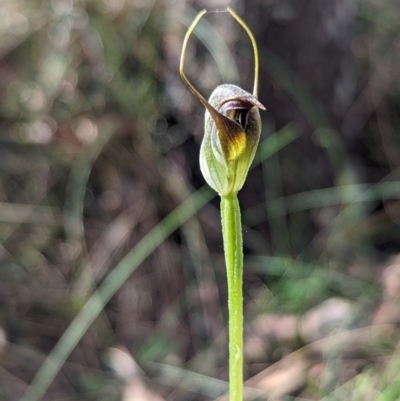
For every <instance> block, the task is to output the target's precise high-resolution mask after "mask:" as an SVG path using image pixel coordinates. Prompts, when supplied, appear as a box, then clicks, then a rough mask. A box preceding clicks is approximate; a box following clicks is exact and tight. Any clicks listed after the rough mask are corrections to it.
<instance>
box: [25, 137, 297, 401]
mask: <svg viewBox="0 0 400 401" xmlns="http://www.w3.org/2000/svg"><path fill="white" fill-rule="evenodd" d="M296 137H297V136H296V135H295V133H294V132H293V131H291V130H289V131H287V130H286V131H283V132H277V133H275V134H273V135H271V136H270V137H269V138H267V139H266V140H264V141H263V143H262V144H261V150H262V157H261V158H258V163H259V162H261V161H262V160H264V159H265V158H266V157H269V156H270V155H272V154H274V153H275V152H277V151H278V150H280V149H281V148H283V147H284V146H286V145H287V144H289V143H290V142H291V141H293V140H294V139H295V138H296ZM215 195H216V194H215V193H214V191H212V190H211V189H210V188H209V187H208V186H205V187H203V188H201V189H200V190H198V191H197V192H196V193H194V194H193V195H192V196H191V197H190V198H188V199H187V200H186V201H185V202H183V203H182V204H181V205H180V206H178V207H177V208H176V209H175V210H174V211H173V212H172V213H171V214H169V215H168V216H167V217H166V218H165V219H164V220H163V221H162V222H161V223H160V224H158V225H157V226H156V227H154V228H153V229H152V230H151V231H150V232H149V233H148V234H147V235H146V236H145V237H143V239H142V240H141V241H140V242H139V243H138V244H137V245H136V246H135V248H134V249H132V251H130V252H129V253H128V254H127V255H126V256H125V257H124V258H123V259H122V260H121V262H119V263H118V265H117V266H116V267H115V268H114V270H113V271H112V272H111V273H110V274H109V275H108V276H107V277H106V279H105V280H104V281H103V283H102V284H101V285H100V287H99V288H98V290H97V291H96V292H94V293H93V295H92V296H91V297H90V298H89V299H88V301H87V302H86V304H85V305H84V306H83V308H82V309H81V311H80V312H79V313H78V315H77V316H76V317H75V319H74V320H73V321H72V322H71V324H70V325H69V326H68V328H67V329H66V331H65V332H64V334H63V335H62V336H61V338H60V340H59V341H58V343H57V344H56V345H55V347H54V348H53V350H52V351H51V352H50V354H49V355H48V357H47V358H46V360H45V362H44V363H43V365H42V366H41V367H40V368H39V370H38V372H37V374H36V376H35V377H34V379H33V381H32V383H31V385H30V386H29V387H28V389H27V390H26V392H25V394H24V395H23V397H22V398H21V400H20V401H38V400H39V399H41V398H42V396H43V395H44V394H45V392H46V391H47V389H48V387H49V386H50V384H51V382H52V381H53V380H54V378H55V377H56V375H57V374H58V372H59V371H60V369H61V367H62V366H63V364H64V362H65V361H66V359H67V358H68V356H69V355H70V354H71V352H72V351H73V349H74V348H75V347H76V345H77V344H78V342H79V341H80V339H81V338H82V336H83V335H84V334H85V333H86V331H87V330H88V329H89V327H90V326H91V324H92V323H93V322H94V320H95V319H96V318H97V316H98V315H99V314H100V313H101V311H102V310H103V308H104V306H105V305H106V304H107V302H108V301H109V300H110V299H111V297H112V296H113V295H114V294H115V293H116V292H117V291H118V290H119V288H120V287H121V286H122V285H123V284H124V283H125V281H126V280H127V279H128V277H129V276H130V275H131V274H132V273H133V272H134V271H135V270H136V268H137V267H138V266H139V265H140V264H141V263H142V262H143V261H144V260H145V259H146V258H147V256H149V255H150V254H151V253H152V252H153V251H154V250H155V249H156V248H157V246H158V245H160V244H161V243H162V242H163V241H164V240H165V239H166V238H167V237H168V235H170V234H171V233H172V232H173V231H175V230H176V229H177V228H179V226H180V225H181V224H182V223H183V222H185V221H186V220H187V219H189V218H190V217H191V216H192V215H193V214H194V213H196V212H197V211H198V210H199V209H200V208H201V207H202V206H204V205H205V204H206V203H207V202H208V201H209V200H211V199H212V197H213V196H215Z"/></svg>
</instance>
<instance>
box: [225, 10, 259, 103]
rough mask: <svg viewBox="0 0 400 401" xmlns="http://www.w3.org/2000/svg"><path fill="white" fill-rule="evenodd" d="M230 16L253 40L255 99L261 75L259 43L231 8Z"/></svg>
mask: <svg viewBox="0 0 400 401" xmlns="http://www.w3.org/2000/svg"><path fill="white" fill-rule="evenodd" d="M226 11H228V13H229V14H230V15H232V17H233V18H235V20H236V21H237V22H238V23H239V24H240V25H241V26H242V28H243V29H244V30H245V31H246V32H247V35H249V38H250V40H251V44H252V46H253V50H254V88H253V95H254V96H255V97H258V75H259V59H258V47H257V42H256V39H255V37H254V35H253V32H251V30H250V28H249V27H248V25H247V24H246V23H245V22H244V21H243V20H242V19H241V18H240V17H239V15H237V14H236V13H235V11H233V10H232V9H231V8H230V7H228V8H227V9H226Z"/></svg>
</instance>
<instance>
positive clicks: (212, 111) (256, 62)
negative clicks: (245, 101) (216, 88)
mask: <svg viewBox="0 0 400 401" xmlns="http://www.w3.org/2000/svg"><path fill="white" fill-rule="evenodd" d="M226 11H227V12H228V13H229V14H230V15H231V16H232V17H233V18H234V19H235V20H236V21H237V22H238V23H239V24H240V25H241V26H242V28H243V29H244V30H245V31H246V33H247V35H248V36H249V38H250V40H251V44H252V46H253V50H254V88H253V95H254V96H255V97H258V76H259V58H258V47H257V42H256V39H255V38H254V35H253V33H252V32H251V30H250V28H249V27H248V25H247V24H246V23H245V22H244V21H243V20H242V19H241V18H240V17H239V15H238V14H236V13H235V11H233V10H232V9H231V8H230V7H228V8H227V9H226ZM206 13H207V10H206V9H204V10H201V11H200V12H199V13H198V14H197V16H196V18H195V19H194V20H193V22H192V23H191V25H190V26H189V28H188V30H187V32H186V35H185V38H184V40H183V45H182V53H181V61H180V65H179V74H180V75H181V78H182V79H183V81H184V82H185V84H186V85H187V86H188V88H189V89H190V90H191V92H192V93H193V94H194V95H195V96H196V97H197V98H198V99H199V100H200V102H201V103H202V104H203V105H204V107H205V108H206V109H207V110H208V111H209V113H210V114H211V115H212V116H214V115H215V113H216V110H215V109H214V108H213V107H212V106H211V105H210V104H209V103H208V102H207V100H206V99H205V98H204V97H203V96H202V95H201V93H200V92H199V91H198V90H197V89H196V88H195V87H194V86H193V85H192V84H191V83H190V81H189V80H188V78H187V77H186V75H185V73H184V71H183V69H184V66H185V56H186V48H187V44H188V42H189V38H190V36H191V34H192V33H193V31H194V28H195V27H196V25H197V24H198V23H199V21H200V19H201V18H202V17H203V15H204V14H206Z"/></svg>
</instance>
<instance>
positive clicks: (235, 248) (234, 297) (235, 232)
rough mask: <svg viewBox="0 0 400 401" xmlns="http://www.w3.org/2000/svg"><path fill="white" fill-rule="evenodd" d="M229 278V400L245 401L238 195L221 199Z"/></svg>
mask: <svg viewBox="0 0 400 401" xmlns="http://www.w3.org/2000/svg"><path fill="white" fill-rule="evenodd" d="M221 219H222V235H223V239H224V250H225V263H226V271H227V277H228V311H229V399H230V401H243V290H242V286H243V241H242V225H241V221H240V208H239V201H238V198H237V194H233V195H229V196H222V197H221Z"/></svg>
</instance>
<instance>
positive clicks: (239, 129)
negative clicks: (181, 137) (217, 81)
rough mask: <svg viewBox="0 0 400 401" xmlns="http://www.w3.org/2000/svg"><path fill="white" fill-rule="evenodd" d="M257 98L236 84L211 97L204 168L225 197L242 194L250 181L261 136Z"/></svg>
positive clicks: (219, 89)
mask: <svg viewBox="0 0 400 401" xmlns="http://www.w3.org/2000/svg"><path fill="white" fill-rule="evenodd" d="M259 109H262V110H265V107H264V106H263V105H262V104H261V103H260V102H259V101H258V100H257V98H256V97H255V96H253V95H252V94H250V93H248V92H246V91H244V90H243V89H241V88H239V87H238V86H235V85H220V86H218V87H217V88H216V89H215V90H214V92H213V93H212V95H211V96H210V99H209V102H208V107H207V108H206V115H205V133H204V138H203V142H202V144H201V150H200V169H201V172H202V173H203V176H204V179H205V180H206V181H207V183H208V185H210V187H211V188H213V189H214V190H215V191H217V192H218V193H219V194H220V195H221V196H226V195H230V194H233V193H236V192H238V191H239V190H240V189H241V188H242V186H243V184H244V181H245V179H246V176H247V173H248V171H249V168H250V165H251V162H252V161H253V159H254V154H255V152H256V149H257V145H258V142H259V140H260V134H261V119H260V113H259Z"/></svg>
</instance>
